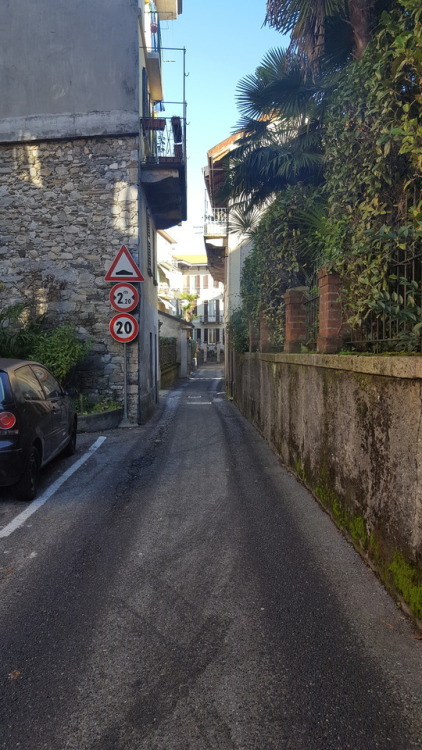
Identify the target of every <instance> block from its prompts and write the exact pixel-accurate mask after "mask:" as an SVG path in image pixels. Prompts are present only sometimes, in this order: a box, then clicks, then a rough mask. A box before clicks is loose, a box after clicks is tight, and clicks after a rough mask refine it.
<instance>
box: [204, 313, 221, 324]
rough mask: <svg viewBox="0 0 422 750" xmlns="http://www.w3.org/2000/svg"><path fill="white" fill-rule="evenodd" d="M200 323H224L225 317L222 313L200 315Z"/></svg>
mask: <svg viewBox="0 0 422 750" xmlns="http://www.w3.org/2000/svg"><path fill="white" fill-rule="evenodd" d="M199 321H200V323H223V315H222V313H219V314H218V315H200V316H199Z"/></svg>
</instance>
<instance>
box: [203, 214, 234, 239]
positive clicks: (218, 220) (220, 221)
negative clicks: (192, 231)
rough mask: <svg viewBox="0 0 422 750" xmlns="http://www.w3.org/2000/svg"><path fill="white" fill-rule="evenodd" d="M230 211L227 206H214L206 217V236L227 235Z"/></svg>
mask: <svg viewBox="0 0 422 750" xmlns="http://www.w3.org/2000/svg"><path fill="white" fill-rule="evenodd" d="M227 234H228V211H227V208H214V209H212V210H211V211H210V213H209V214H207V215H205V217H204V236H205V237H227Z"/></svg>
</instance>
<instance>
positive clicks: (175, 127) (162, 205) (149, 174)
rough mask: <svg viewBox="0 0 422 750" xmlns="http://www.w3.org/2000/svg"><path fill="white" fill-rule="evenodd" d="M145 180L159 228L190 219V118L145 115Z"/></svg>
mask: <svg viewBox="0 0 422 750" xmlns="http://www.w3.org/2000/svg"><path fill="white" fill-rule="evenodd" d="M141 138H142V147H141V181H142V183H143V186H144V189H145V193H146V196H147V200H148V204H149V206H150V209H151V213H152V215H153V218H154V223H155V226H156V228H157V229H168V228H169V227H172V226H174V225H175V224H179V223H180V222H181V221H184V220H186V121H185V118H183V117H178V116H173V117H142V118H141Z"/></svg>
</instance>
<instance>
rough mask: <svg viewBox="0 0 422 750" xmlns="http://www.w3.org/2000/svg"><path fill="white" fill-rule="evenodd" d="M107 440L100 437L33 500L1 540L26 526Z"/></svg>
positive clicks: (2, 533)
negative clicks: (31, 517) (30, 518)
mask: <svg viewBox="0 0 422 750" xmlns="http://www.w3.org/2000/svg"><path fill="white" fill-rule="evenodd" d="M106 439H107V438H105V437H99V438H98V439H97V440H96V441H95V443H93V444H92V445H91V447H90V448H88V450H87V452H86V453H84V455H83V456H81V458H80V459H79V460H78V461H76V462H75V463H74V464H72V466H70V467H69V468H68V469H67V471H65V473H64V474H62V475H61V477H59V478H58V479H56V481H55V482H53V484H52V485H50V487H47V489H46V491H45V492H43V494H42V495H40V497H37V498H36V500H33V501H32V503H31V504H30V505H28V507H27V508H26V509H25V510H24V511H22V513H19V515H18V516H16V518H14V519H13V521H11V522H10V523H8V524H7V526H5V527H4V529H0V539H1V538H4V537H6V536H10V534H13V532H14V531H16V529H18V528H19V527H20V526H22V524H24V523H25V521H26V520H27V519H28V518H29V517H30V516H32V514H33V513H35V512H36V511H37V510H38V508H41V506H42V505H44V503H46V502H47V500H48V499H49V498H50V497H51V496H52V495H54V493H55V492H56V490H58V489H59V487H61V486H62V484H64V482H66V480H67V479H69V477H71V476H72V474H74V473H75V471H77V470H78V469H79V468H80V467H81V466H82V464H84V463H85V461H88V458H90V457H91V456H92V454H93V453H95V451H96V450H98V448H99V447H100V446H101V445H102V444H103V443H104V440H106Z"/></svg>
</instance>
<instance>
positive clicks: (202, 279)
mask: <svg viewBox="0 0 422 750" xmlns="http://www.w3.org/2000/svg"><path fill="white" fill-rule="evenodd" d="M175 258H176V260H177V261H178V264H179V267H180V269H181V272H182V283H183V287H182V300H181V304H182V305H183V293H184V294H185V295H191V296H192V297H196V300H195V301H194V302H193V303H192V304H193V305H194V306H193V309H192V313H191V316H192V323H193V325H194V330H193V333H192V335H193V338H194V340H195V341H196V343H197V348H198V350H199V352H200V353H201V359H202V360H205V361H207V359H210V358H214V357H218V359H219V360H220V357H221V355H222V353H223V352H224V347H225V331H224V284H223V283H222V282H220V281H218V280H217V279H214V278H213V277H212V276H211V274H210V271H209V268H208V259H207V256H206V255H205V253H200V254H197V255H189V254H186V255H181V254H176V255H175Z"/></svg>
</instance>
